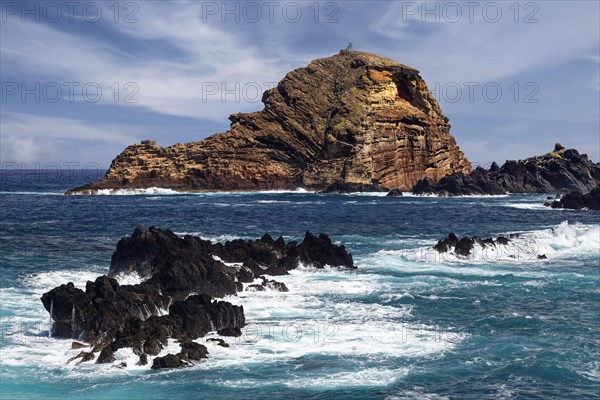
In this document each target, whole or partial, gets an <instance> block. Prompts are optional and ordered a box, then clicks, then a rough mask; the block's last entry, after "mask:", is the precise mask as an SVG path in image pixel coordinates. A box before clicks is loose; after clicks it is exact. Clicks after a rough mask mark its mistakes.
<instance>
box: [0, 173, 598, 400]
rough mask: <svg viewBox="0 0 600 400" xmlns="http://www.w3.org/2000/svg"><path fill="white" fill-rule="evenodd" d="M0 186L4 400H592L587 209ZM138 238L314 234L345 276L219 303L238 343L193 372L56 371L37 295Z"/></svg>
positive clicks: (592, 278) (593, 222)
mask: <svg viewBox="0 0 600 400" xmlns="http://www.w3.org/2000/svg"><path fill="white" fill-rule="evenodd" d="M0 178H1V179H0V206H1V207H0V241H1V248H0V252H1V253H0V255H1V256H0V261H1V281H0V318H1V334H2V337H1V338H0V339H1V342H0V379H1V381H0V383H1V385H0V398H1V399H186V400H187V399H193V398H215V399H229V398H243V399H259V398H260V399H262V398H269V399H292V398H301V399H592V398H600V395H599V393H600V285H599V284H600V279H599V277H600V265H599V264H600V228H599V222H600V213H598V212H591V211H567V210H551V209H547V208H545V207H543V206H542V204H543V202H544V201H546V196H544V195H511V196H504V197H469V198H437V197H414V196H405V197H401V198H387V197H382V196H381V195H379V194H360V195H358V194H356V195H324V194H316V193H302V192H260V193H207V194H176V195H173V194H168V193H169V192H168V191H163V190H154V191H150V192H149V193H146V194H137V195H127V196H119V195H112V196H64V195H62V193H63V192H64V190H66V189H67V188H69V187H73V186H77V185H79V184H82V183H84V182H87V181H90V180H93V179H95V178H97V176H90V174H89V172H87V173H84V172H83V171H71V173H69V174H66V173H64V172H52V171H43V173H41V172H40V171H37V172H36V171H30V172H25V171H17V172H6V171H5V172H3V173H2V175H0ZM138 225H143V226H151V225H154V226H157V227H161V228H169V229H171V230H173V231H174V232H176V233H178V234H185V233H193V234H197V235H199V236H202V237H203V238H208V239H211V240H214V241H224V240H227V239H231V238H238V237H241V238H247V239H255V238H258V237H260V236H262V234H264V233H265V232H269V233H271V235H273V236H277V235H283V236H284V237H285V238H286V239H296V240H300V239H302V237H303V235H304V233H305V232H306V231H307V230H310V231H312V232H314V233H319V232H325V233H328V234H329V235H331V237H332V238H333V239H334V241H336V242H339V243H342V244H344V245H346V247H347V248H348V249H349V250H350V251H351V252H352V254H353V256H354V258H355V262H356V264H357V266H358V269H357V270H354V271H343V270H337V269H326V270H316V269H312V268H310V267H303V268H300V269H299V270H297V271H293V272H292V273H291V274H290V275H289V276H284V277H277V280H280V281H283V282H285V283H286V285H287V286H288V287H289V289H290V292H288V293H280V292H242V293H240V294H239V295H238V296H232V297H229V298H228V299H227V300H228V301H231V302H233V303H235V304H242V305H243V306H244V310H245V313H246V320H247V322H248V326H247V327H246V328H245V329H244V335H243V336H242V337H240V338H237V339H236V338H226V340H227V341H228V342H229V343H230V344H231V347H229V348H223V347H219V346H216V345H214V344H212V343H206V345H207V347H208V349H209V352H210V355H209V358H208V360H204V361H203V362H200V363H198V364H197V365H195V366H194V367H192V368H187V369H182V370H169V371H161V372H155V371H152V370H150V369H149V366H146V367H140V366H136V365H135V363H134V360H135V356H134V355H133V354H132V353H131V352H128V351H127V350H122V351H120V352H119V353H118V354H117V355H118V360H117V362H116V364H118V363H121V362H123V361H125V362H127V367H126V368H117V367H116V366H113V365H98V364H94V363H82V364H75V363H74V362H72V363H67V360H68V359H69V358H70V357H72V356H73V355H75V354H77V353H78V350H70V345H71V341H70V340H59V339H54V338H48V329H49V327H50V321H49V317H48V313H47V312H46V311H45V310H44V309H43V307H42V304H41V302H40V300H39V299H40V297H41V295H42V293H44V292H46V291H48V290H50V289H52V288H54V287H55V286H57V285H60V284H63V283H66V282H69V281H73V282H74V283H75V284H76V285H79V286H83V285H85V282H86V281H87V280H90V279H94V278H95V277H96V276H97V275H100V274H103V273H106V272H107V271H108V266H109V264H110V257H111V254H112V252H113V251H114V249H115V245H116V242H117V241H118V240H119V238H121V237H122V236H124V235H129V234H131V233H132V232H133V229H134V228H135V227H136V226H138ZM449 232H455V233H456V234H458V235H461V236H462V235H465V236H471V235H478V236H486V237H487V236H492V235H493V236H496V235H499V234H507V233H512V232H520V233H521V237H520V238H518V239H514V240H512V241H511V243H510V244H509V245H508V246H506V247H501V248H498V249H496V250H495V251H491V250H489V249H487V250H485V249H477V251H476V252H475V254H474V255H473V256H472V257H470V258H469V259H460V258H457V257H455V256H453V255H446V256H440V255H439V254H437V253H436V252H432V251H431V249H430V247H431V246H432V245H434V244H435V243H436V242H437V240H439V239H441V238H443V237H445V236H446V235H447V233H449ZM541 254H544V255H545V256H546V257H547V258H546V259H542V260H539V259H538V255H541ZM128 279H129V278H128ZM131 279H134V277H131ZM201 342H203V343H204V340H203V339H201ZM173 346H174V347H173V349H174V350H175V351H176V349H177V345H176V344H174V345H173Z"/></svg>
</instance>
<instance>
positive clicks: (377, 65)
mask: <svg viewBox="0 0 600 400" xmlns="http://www.w3.org/2000/svg"><path fill="white" fill-rule="evenodd" d="M262 100H263V103H264V109H263V110H262V111H260V112H254V113H249V114H234V115H232V116H231V117H230V120H231V122H232V123H231V127H230V129H229V130H228V131H227V132H225V133H220V134H215V135H213V136H211V137H208V138H206V139H204V140H202V141H199V142H192V143H185V144H175V145H173V146H169V147H165V148H163V147H160V146H157V145H156V144H155V143H154V142H153V141H144V142H142V144H135V145H132V146H129V147H127V148H126V149H125V150H124V151H123V152H122V153H121V154H120V155H119V156H117V158H115V159H114V160H113V162H112V164H111V166H110V168H109V170H108V172H107V173H106V175H105V176H104V177H103V178H102V179H101V180H99V181H96V182H93V183H91V184H88V185H86V186H83V187H80V188H76V189H71V190H69V191H68V192H67V193H68V194H75V193H95V192H96V191H97V190H98V189H119V188H148V187H163V188H171V189H174V190H182V191H208V190H264V189H294V188H298V187H305V188H308V189H314V190H323V189H325V188H327V187H328V186H330V185H332V184H334V183H340V184H363V185H380V186H382V187H385V188H387V189H405V190H408V189H410V188H411V187H412V186H413V185H414V184H415V183H416V182H417V181H418V180H419V179H422V178H429V179H431V180H432V181H437V180H439V179H440V178H442V177H443V176H445V175H448V174H450V173H453V172H465V173H468V172H469V171H470V164H469V162H468V161H467V160H466V158H465V157H464V155H463V153H462V152H461V151H460V149H459V148H458V146H457V145H456V142H455V140H454V138H453V137H452V136H451V135H450V125H449V124H448V118H446V117H445V116H444V115H442V112H441V109H440V107H439V105H438V103H437V102H436V100H435V98H434V97H433V95H432V94H431V93H430V92H429V91H428V89H427V86H426V84H425V82H424V81H423V79H422V78H421V77H420V76H419V72H418V71H417V70H415V69H413V68H410V67H407V66H405V65H402V64H399V63H397V62H395V61H393V60H390V59H387V58H383V57H379V56H376V55H374V54H370V53H364V52H359V51H346V50H343V51H341V52H340V53H339V54H337V55H335V56H332V57H328V58H322V59H317V60H314V61H312V62H311V63H310V64H309V65H308V66H307V67H305V68H299V69H296V70H294V71H292V72H290V73H288V74H287V75H286V76H285V78H283V79H282V80H281V82H279V84H278V85H277V87H275V88H272V89H269V90H267V91H266V92H265V93H264V94H263V99H262Z"/></svg>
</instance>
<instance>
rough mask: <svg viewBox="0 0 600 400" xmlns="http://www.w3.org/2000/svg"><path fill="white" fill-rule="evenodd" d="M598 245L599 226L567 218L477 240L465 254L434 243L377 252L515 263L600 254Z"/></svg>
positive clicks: (437, 259) (414, 258) (452, 260)
mask: <svg viewBox="0 0 600 400" xmlns="http://www.w3.org/2000/svg"><path fill="white" fill-rule="evenodd" d="M599 249H600V226H598V225H583V224H580V223H576V224H569V222H568V221H563V222H562V223H560V224H559V225H556V226H554V227H550V228H547V229H542V230H535V231H528V232H520V233H518V237H513V238H511V239H510V241H509V243H508V244H507V245H501V244H496V245H494V246H491V245H486V246H481V245H480V244H479V243H475V244H474V247H473V249H472V250H471V254H469V255H468V256H466V257H465V256H460V255H457V254H456V253H455V252H454V249H451V250H450V251H448V252H446V253H438V252H437V251H436V250H435V249H433V247H432V246H426V247H417V248H405V249H400V250H381V251H379V252H377V253H376V254H375V256H379V257H390V256H395V257H397V258H400V259H403V260H406V261H415V262H426V263H432V262H433V263H451V264H463V265H472V264H481V263H485V264H489V263H501V264H506V263H513V264H514V263H515V262H518V263H531V262H543V261H545V260H552V259H569V258H572V257H577V258H581V257H584V258H586V257H598V256H599V255H600V251H599Z"/></svg>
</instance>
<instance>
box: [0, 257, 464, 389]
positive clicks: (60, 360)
mask: <svg viewBox="0 0 600 400" xmlns="http://www.w3.org/2000/svg"><path fill="white" fill-rule="evenodd" d="M103 272H105V271H104V270H103V269H100V268H91V269H89V270H87V271H56V272H45V273H38V274H33V275H29V276H26V277H25V278H23V280H22V285H20V286H22V287H19V288H7V289H2V297H3V299H5V298H9V299H11V301H10V302H9V304H6V303H5V302H3V303H2V312H3V315H5V314H7V315H8V317H7V321H9V322H11V323H14V324H17V323H20V322H25V323H27V325H28V327H29V328H28V329H27V330H26V331H25V332H23V331H21V332H15V334H14V335H9V336H8V337H5V342H4V346H3V348H2V352H3V359H4V360H8V362H9V363H10V365H11V366H18V367H23V368H28V371H29V369H31V373H32V374H37V373H39V374H43V371H49V370H56V369H59V370H64V371H67V372H68V374H69V377H75V378H78V379H79V378H86V377H91V376H96V375H102V376H104V375H106V376H112V375H115V374H130V373H138V372H140V373H141V372H144V371H148V370H149V369H150V366H151V364H152V359H153V357H149V364H148V365H146V366H139V365H137V364H136V363H137V355H135V354H134V353H133V350H132V349H121V350H119V352H117V354H116V361H115V362H114V363H113V364H112V365H96V364H94V362H93V361H91V362H86V363H81V364H77V361H74V362H71V363H67V360H68V359H69V358H71V357H73V356H75V355H76V354H78V353H79V351H81V350H72V349H71V340H68V339H63V340H61V339H54V338H49V337H48V330H49V327H50V321H49V318H48V313H47V312H46V311H45V310H44V309H43V307H42V305H41V302H40V301H39V298H40V297H41V295H42V294H43V293H44V292H46V291H48V290H50V289H52V288H54V287H55V286H57V285H60V284H63V283H66V282H68V281H73V282H74V284H75V285H76V286H78V287H83V286H84V285H85V282H86V281H88V280H93V279H95V278H96V276H97V275H99V274H101V273H103ZM277 280H279V281H281V282H283V283H285V284H286V285H287V286H288V287H289V288H290V292H276V291H267V292H240V293H239V295H238V296H230V297H228V298H226V299H225V300H227V301H230V302H232V303H234V304H240V305H243V306H244V310H245V313H246V321H247V322H248V326H247V327H246V328H244V329H243V335H242V336H241V337H239V338H231V337H224V338H223V339H225V341H226V342H227V343H229V344H230V347H228V348H223V347H221V346H218V345H217V344H215V343H214V342H206V339H207V338H200V339H198V340H197V341H198V342H199V343H202V344H204V345H205V346H207V348H208V350H209V353H210V356H209V359H207V360H203V361H202V362H200V363H198V364H196V365H195V366H193V367H192V368H195V369H201V370H202V369H207V370H209V369H214V368H241V369H244V370H245V369H248V368H253V367H256V366H264V365H273V366H275V365H279V364H280V363H286V362H288V361H289V360H292V359H302V358H304V357H309V358H310V357H314V356H319V357H321V356H324V357H342V358H343V357H363V358H365V359H368V360H369V363H370V364H369V365H370V368H371V369H372V370H371V373H370V374H368V376H369V377H370V378H367V376H366V375H364V373H361V370H360V369H358V370H357V369H356V367H349V366H340V367H339V368H338V370H337V371H333V372H332V374H331V376H329V377H326V378H324V377H322V376H319V379H316V380H314V381H313V380H311V379H309V378H311V376H310V375H308V374H309V373H308V372H307V373H299V375H298V376H297V377H294V378H293V379H286V382H287V383H284V382H283V380H282V384H285V385H288V386H292V387H300V386H309V387H311V386H312V387H316V388H319V387H321V388H322V387H334V386H335V387H337V386H362V385H366V386H386V385H389V384H390V383H391V382H393V381H394V380H396V379H398V378H401V377H402V376H403V374H404V373H402V374H400V373H399V371H395V372H393V371H391V370H389V366H387V365H389V364H386V363H387V362H388V361H389V359H390V358H393V357H398V358H402V359H413V358H423V357H425V358H430V357H439V356H440V355H441V354H443V353H444V352H446V351H449V350H452V349H453V348H454V347H455V346H456V345H457V344H458V343H460V342H461V341H462V340H463V339H464V337H465V336H466V335H464V334H460V333H455V334H452V335H449V336H448V335H440V328H438V327H436V326H425V325H422V324H418V323H417V322H416V321H415V320H414V317H413V316H412V305H399V306H391V305H381V304H377V303H371V302H365V301H364V299H366V298H368V297H370V296H372V295H373V296H375V297H377V296H379V295H380V294H382V293H383V292H387V291H389V290H390V289H391V288H390V287H389V285H386V284H385V277H379V276H376V275H372V274H355V273H353V272H348V271H344V270H337V269H333V268H332V269H328V270H327V271H323V270H318V269H314V268H307V267H304V268H300V269H299V270H294V271H291V274H290V275H286V276H279V277H277ZM3 320H4V318H3ZM23 335H24V336H25V337H23ZM209 337H218V336H217V335H216V333H212V334H211V335H209ZM83 350H85V351H89V349H83ZM169 352H170V353H177V352H179V346H178V344H177V343H176V342H175V341H170V342H169V345H168V346H167V348H166V349H164V350H163V351H162V352H161V354H160V355H159V356H161V355H165V354H167V353H169ZM121 363H126V365H127V366H126V367H125V368H114V367H113V366H118V365H120V364H121ZM386 366H387V367H386ZM38 370H39V372H34V371H38ZM232 379H233V378H232ZM361 381H362V382H363V383H362V384H361V383H360V382H361ZM311 382H312V383H311ZM222 383H223V384H225V385H229V386H231V385H235V384H236V383H235V380H227V379H226V380H224V381H223V382H222ZM265 384H273V382H271V381H268V382H267V381H264V380H262V379H259V378H257V379H256V380H254V382H250V383H248V385H249V386H252V385H255V386H259V385H265Z"/></svg>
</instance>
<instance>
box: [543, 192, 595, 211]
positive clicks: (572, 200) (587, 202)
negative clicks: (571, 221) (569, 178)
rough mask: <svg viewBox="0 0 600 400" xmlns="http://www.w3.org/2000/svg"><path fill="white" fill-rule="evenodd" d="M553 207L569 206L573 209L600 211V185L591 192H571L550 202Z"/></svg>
mask: <svg viewBox="0 0 600 400" xmlns="http://www.w3.org/2000/svg"><path fill="white" fill-rule="evenodd" d="M549 205H550V207H552V208H568V209H571V210H581V209H583V208H587V209H588V210H595V211H600V186H598V187H596V188H595V189H594V190H592V191H591V192H589V193H585V194H584V193H581V192H571V193H568V194H565V195H564V196H563V197H562V198H561V199H560V200H558V201H554V202H552V203H550V204H549Z"/></svg>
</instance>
